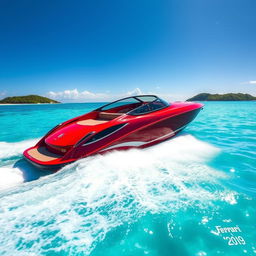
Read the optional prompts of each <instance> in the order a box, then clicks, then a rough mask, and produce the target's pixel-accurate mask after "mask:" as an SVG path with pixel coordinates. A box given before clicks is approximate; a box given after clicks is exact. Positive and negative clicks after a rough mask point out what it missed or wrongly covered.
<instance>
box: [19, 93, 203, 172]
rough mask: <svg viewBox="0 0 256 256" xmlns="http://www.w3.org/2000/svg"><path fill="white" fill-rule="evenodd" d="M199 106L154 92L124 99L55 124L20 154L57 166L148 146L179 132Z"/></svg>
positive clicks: (51, 167)
mask: <svg viewBox="0 0 256 256" xmlns="http://www.w3.org/2000/svg"><path fill="white" fill-rule="evenodd" d="M202 107H203V105H202V104H199V103H192V102H174V103H171V104H169V103H167V102H166V101H164V100H162V99H160V98H158V97H157V96H154V95H141V96H134V97H128V98H124V99H121V100H117V101H114V102H112V103H109V104H106V105H104V106H102V107H101V108H98V109H96V110H94V111H92V112H90V113H87V114H84V115H82V116H79V117H75V118H73V119H71V120H68V121H66V122H64V123H62V124H59V125H57V126H56V127H54V128H53V129H52V130H51V131H49V132H48V133H47V134H46V135H45V136H44V137H43V138H42V139H41V140H40V141H39V142H38V143H37V144H36V145H35V146H34V147H31V148H28V149H27V150H25V151H24V153H23V154H24V156H25V158H26V159H27V160H28V161H29V162H31V163H32V164H34V165H36V166H39V167H40V168H47V169H59V168H60V167H62V166H64V165H66V164H69V163H71V162H74V161H76V160H78V159H81V158H84V157H88V156H91V155H94V154H99V153H104V152H108V151H110V150H123V149H129V148H144V147H148V146H151V145H154V144H156V143H159V142H161V141H164V140H167V139H169V138H171V137H172V136H174V135H175V134H177V133H178V132H180V131H181V130H182V129H184V128H185V127H186V126H187V125H188V124H189V123H190V122H191V121H192V120H193V119H194V118H195V117H196V116H197V114H198V112H199V111H200V110H201V108H202Z"/></svg>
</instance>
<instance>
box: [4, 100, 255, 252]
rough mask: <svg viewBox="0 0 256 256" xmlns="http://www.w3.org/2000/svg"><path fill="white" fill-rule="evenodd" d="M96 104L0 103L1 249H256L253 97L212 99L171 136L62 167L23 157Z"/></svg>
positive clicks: (115, 250)
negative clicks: (40, 166) (43, 166)
mask: <svg viewBox="0 0 256 256" xmlns="http://www.w3.org/2000/svg"><path fill="white" fill-rule="evenodd" d="M99 105H100V104H98V103H94V104H91V103H90V104H61V105H23V106H0V123H1V126H0V197H1V198H0V255H8V256H10V255H22V256H26V255H36V256H38V255H51V256H54V255H93V256H98V255H104V256H107V255H133V256H137V255H138V256H140V255H152V256H156V255H161V256H165V255H166V256H167V255H180V256H183V255H184V256H185V255H189V256H190V255H198V256H203V255H255V254H256V200H255V195H256V189H255V188H256V185H255V184H256V168H255V166H256V161H255V160H256V155H255V152H256V118H255V113H256V102H207V103H206V104H205V108H204V110H203V111H202V112H201V113H200V114H199V116H198V117H197V118H196V120H194V122H193V123H191V124H190V126H188V127H187V128H186V129H185V131H184V132H183V133H182V134H180V135H179V136H177V137H175V138H173V139H171V140H169V141H167V142H164V143H161V144H159V145H157V146H154V147H151V148H149V149H146V150H130V151H126V152H113V153H109V154H107V155H104V156H96V157H93V158H88V159H84V160H81V161H79V162H77V163H75V164H72V165H70V166H67V167H65V168H64V169H62V170H61V171H59V172H58V173H56V174H50V173H47V172H42V171H39V170H37V169H35V168H33V167H31V166H30V165H29V164H28V163H26V162H25V161H24V160H23V159H22V151H23V150H24V149H25V148H27V147H29V146H31V145H33V144H34V143H35V142H36V141H37V140H38V139H39V138H40V137H41V136H43V135H44V134H45V133H46V132H47V131H48V130H49V129H50V128H52V127H53V126H54V125H56V124H57V123H60V122H62V121H64V120H66V119H69V118H71V117H74V116H77V115H80V114H83V113H85V112H87V111H90V110H92V109H95V108H97V107H98V106H99Z"/></svg>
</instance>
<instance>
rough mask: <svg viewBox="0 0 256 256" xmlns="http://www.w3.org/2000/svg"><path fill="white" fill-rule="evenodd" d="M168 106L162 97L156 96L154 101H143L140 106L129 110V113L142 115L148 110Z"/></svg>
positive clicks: (148, 111) (151, 110) (152, 110)
mask: <svg viewBox="0 0 256 256" xmlns="http://www.w3.org/2000/svg"><path fill="white" fill-rule="evenodd" d="M168 106H170V104H169V103H168V102H166V101H164V100H162V99H159V98H156V99H155V100H154V101H151V102H148V103H146V104H145V103H144V104H142V105H141V106H139V107H137V108H135V109H134V110H132V111H130V112H129V113H128V114H129V115H143V114H147V113H150V112H154V111H157V110H160V109H163V108H166V107H168Z"/></svg>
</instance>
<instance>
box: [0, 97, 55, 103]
mask: <svg viewBox="0 0 256 256" xmlns="http://www.w3.org/2000/svg"><path fill="white" fill-rule="evenodd" d="M41 103H60V102H58V101H56V100H52V99H49V98H46V97H42V96H38V95H27V96H14V97H7V98H4V99H2V100H0V104H41Z"/></svg>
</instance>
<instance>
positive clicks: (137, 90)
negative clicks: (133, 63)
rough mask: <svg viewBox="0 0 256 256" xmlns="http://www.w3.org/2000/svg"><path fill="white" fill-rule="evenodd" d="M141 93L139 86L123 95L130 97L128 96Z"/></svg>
mask: <svg viewBox="0 0 256 256" xmlns="http://www.w3.org/2000/svg"><path fill="white" fill-rule="evenodd" d="M141 94H143V93H142V91H141V89H140V88H135V89H134V90H132V91H129V92H127V93H125V96H126V97H130V96H135V95H141Z"/></svg>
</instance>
